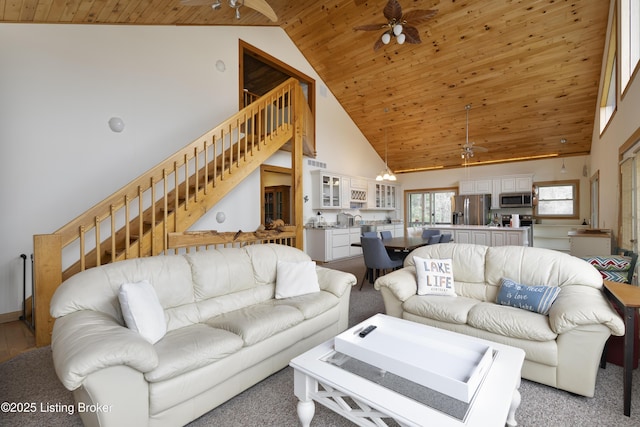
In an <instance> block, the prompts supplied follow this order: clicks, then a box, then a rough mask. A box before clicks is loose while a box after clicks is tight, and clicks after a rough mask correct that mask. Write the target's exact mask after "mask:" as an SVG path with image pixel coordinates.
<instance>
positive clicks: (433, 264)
mask: <svg viewBox="0 0 640 427" xmlns="http://www.w3.org/2000/svg"><path fill="white" fill-rule="evenodd" d="M413 262H414V263H415V265H416V277H417V279H418V295H449V296H454V297H455V296H456V290H455V287H454V284H453V266H452V261H451V259H426V258H420V257H417V256H414V257H413Z"/></svg>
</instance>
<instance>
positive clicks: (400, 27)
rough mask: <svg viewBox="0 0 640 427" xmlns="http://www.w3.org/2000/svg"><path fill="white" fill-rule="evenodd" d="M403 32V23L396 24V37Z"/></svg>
mask: <svg viewBox="0 0 640 427" xmlns="http://www.w3.org/2000/svg"><path fill="white" fill-rule="evenodd" d="M400 34H402V24H396V25H394V26H393V35H395V36H396V37H397V36H399V35H400Z"/></svg>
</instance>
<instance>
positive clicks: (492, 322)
mask: <svg viewBox="0 0 640 427" xmlns="http://www.w3.org/2000/svg"><path fill="white" fill-rule="evenodd" d="M467 324H469V326H473V327H474V328H478V329H482V330H485V331H489V332H493V333H494V334H498V335H504V336H507V337H513V338H522V339H525V340H531V341H550V340H555V339H556V337H557V336H558V335H557V334H556V333H555V332H553V330H551V327H550V326H549V318H548V317H547V316H544V315H542V314H538V313H534V312H531V311H527V310H521V309H519V308H515V307H509V306H504V305H498V304H494V303H490V302H482V303H479V304H477V305H475V306H473V307H472V308H471V310H469V315H468V317H467Z"/></svg>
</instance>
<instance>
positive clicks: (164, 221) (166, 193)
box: [162, 168, 175, 255]
mask: <svg viewBox="0 0 640 427" xmlns="http://www.w3.org/2000/svg"><path fill="white" fill-rule="evenodd" d="M162 183H163V188H164V196H163V198H162V209H163V210H164V218H162V251H163V252H164V253H165V255H166V253H167V236H168V234H169V228H168V227H169V223H168V221H169V185H168V183H167V170H166V169H164V168H163V169H162ZM174 231H175V230H174Z"/></svg>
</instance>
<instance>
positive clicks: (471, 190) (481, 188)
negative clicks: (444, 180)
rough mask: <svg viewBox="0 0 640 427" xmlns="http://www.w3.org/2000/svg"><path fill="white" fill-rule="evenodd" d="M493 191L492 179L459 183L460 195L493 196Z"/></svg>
mask: <svg viewBox="0 0 640 427" xmlns="http://www.w3.org/2000/svg"><path fill="white" fill-rule="evenodd" d="M492 191H493V180H492V179H491V178H484V179H475V180H466V181H460V182H459V183H458V193H459V194H460V195H467V194H491V192H492Z"/></svg>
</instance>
